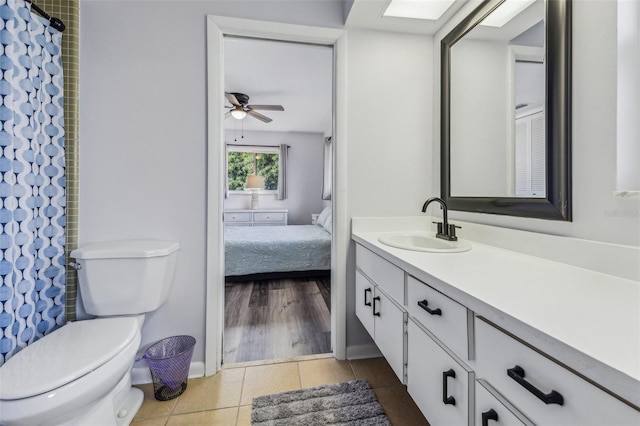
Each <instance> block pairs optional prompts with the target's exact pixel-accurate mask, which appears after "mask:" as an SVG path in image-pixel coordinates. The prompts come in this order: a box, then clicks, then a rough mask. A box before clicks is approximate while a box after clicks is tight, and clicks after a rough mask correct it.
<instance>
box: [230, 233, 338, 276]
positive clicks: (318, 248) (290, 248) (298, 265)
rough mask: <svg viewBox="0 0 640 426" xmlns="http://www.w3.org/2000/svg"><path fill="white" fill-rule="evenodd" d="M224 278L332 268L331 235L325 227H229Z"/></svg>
mask: <svg viewBox="0 0 640 426" xmlns="http://www.w3.org/2000/svg"><path fill="white" fill-rule="evenodd" d="M224 247H225V276H237V275H249V274H259V273H272V272H292V271H317V270H329V269H331V234H329V233H328V232H327V231H326V230H325V229H324V228H323V227H322V226H316V225H288V226H227V227H225V228H224Z"/></svg>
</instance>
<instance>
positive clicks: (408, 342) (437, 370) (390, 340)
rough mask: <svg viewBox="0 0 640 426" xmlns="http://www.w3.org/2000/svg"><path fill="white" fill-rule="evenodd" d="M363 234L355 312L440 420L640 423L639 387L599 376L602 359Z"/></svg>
mask: <svg viewBox="0 0 640 426" xmlns="http://www.w3.org/2000/svg"><path fill="white" fill-rule="evenodd" d="M356 241H357V242H358V244H356V315H357V316H358V318H359V319H360V321H361V322H362V323H363V324H364V326H365V328H366V329H367V331H368V332H369V333H370V334H371V336H372V337H373V338H374V340H375V342H376V344H377V345H378V347H379V349H380V350H381V352H382V353H383V355H384V356H385V357H386V358H387V360H388V361H389V364H390V365H391V366H392V368H393V369H394V371H395V372H396V374H397V375H398V377H400V378H401V380H402V379H403V378H404V380H403V383H406V384H407V388H408V392H409V394H410V395H411V397H412V398H413V400H414V401H415V403H416V404H417V406H418V407H419V408H420V410H421V411H422V412H423V414H424V415H425V417H426V418H427V420H428V421H429V423H430V424H431V425H432V426H439V425H447V426H448V425H456V426H458V425H467V426H499V425H509V426H513V425H538V426H544V425H549V426H556V425H563V426H564V425H567V426H573V425H580V426H583V425H585V426H589V425H593V426H595V425H607V426H627V425H629V426H631V425H634V426H640V410H638V409H637V407H634V406H633V403H626V402H624V401H625V398H627V399H626V400H627V401H634V397H633V396H631V397H630V396H629V395H632V394H633V389H634V388H633V387H630V388H629V389H631V391H630V392H628V393H627V396H624V394H619V393H616V392H615V391H612V390H610V389H611V388H610V387H609V388H607V387H605V386H604V385H602V384H598V383H596V382H595V381H594V380H593V379H589V378H588V376H589V375H590V374H591V371H590V368H593V365H594V364H587V365H585V364H584V361H583V358H579V357H577V356H575V355H573V356H566V355H564V354H562V352H561V351H560V352H558V353H561V355H562V356H564V359H563V360H562V361H558V360H557V356H556V357H554V356H553V355H550V354H549V353H546V352H545V351H547V352H550V351H553V350H556V351H557V349H556V346H560V345H562V344H564V343H562V342H559V341H555V340H553V339H552V338H550V337H548V336H545V335H544V334H542V333H540V334H537V332H536V331H535V329H534V330H531V329H527V328H526V327H524V328H523V324H522V323H521V322H520V320H519V319H518V318H513V319H509V318H505V317H504V314H503V313H501V311H499V310H497V309H495V308H493V307H492V306H490V305H488V304H487V303H486V302H484V301H483V300H480V299H474V298H473V297H467V296H466V295H465V293H464V292H460V291H459V290H457V288H456V287H453V286H452V285H451V284H449V283H447V281H445V280H444V279H441V278H440V277H439V278H437V279H435V278H434V279H432V275H430V274H429V269H427V268H421V269H417V268H415V267H414V266H411V261H412V259H414V257H413V256H411V255H408V256H405V257H403V256H402V255H397V254H396V253H395V252H394V253H387V252H385V251H376V252H375V253H374V251H373V250H378V246H377V245H376V244H377V239H374V238H373V237H371V238H370V239H366V238H362V237H360V238H358V239H356ZM369 247H371V250H369ZM478 251H480V250H479V249H478ZM378 253H380V254H378ZM385 254H388V257H387V256H385V257H383V256H384V255H385ZM387 259H388V260H387ZM429 259H430V260H431V259H433V265H432V266H431V267H432V268H438V267H439V264H438V263H436V260H438V261H440V258H438V257H437V256H433V257H430V258H429ZM392 262H393V263H392ZM443 262H444V261H443ZM527 262H528V259H527ZM525 264H526V262H524V261H523V265H525ZM397 265H408V266H403V268H405V269H406V271H405V270H404V269H403V268H400V267H398V266H397ZM447 265H450V264H447ZM555 266H557V265H552V266H551V267H555ZM421 271H423V272H421ZM578 273H581V271H578ZM442 275H443V274H442V273H440V274H439V276H442ZM414 276H415V277H414ZM469 279H470V280H473V277H472V276H470V278H469ZM471 282H472V283H474V284H475V283H476V282H475V281H471ZM480 282H481V281H478V283H480ZM482 285H488V284H487V281H484V282H483V284H482ZM490 285H493V283H490ZM378 315H379V316H378ZM491 315H492V316H491ZM488 316H489V318H491V320H489V319H487V317H488ZM496 318H497V320H496ZM492 321H501V322H499V323H498V324H500V326H498V325H496V324H495V323H494V322H492ZM509 327H512V329H510V332H509V331H507V330H506V328H509ZM514 330H519V331H514ZM612 332H615V330H612ZM535 342H537V343H538V345H536V344H534V343H535ZM540 343H542V345H540ZM550 353H553V352H550ZM403 367H404V368H405V371H404V377H403V375H402V374H403V373H402V371H403V370H402V368H403ZM632 386H636V388H637V389H639V390H640V385H638V384H637V382H636V383H635V384H633V385H632ZM618 395H623V396H618ZM629 398H631V399H629Z"/></svg>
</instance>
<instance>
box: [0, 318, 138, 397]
mask: <svg viewBox="0 0 640 426" xmlns="http://www.w3.org/2000/svg"><path fill="white" fill-rule="evenodd" d="M138 321H139V319H138V318H137V317H118V318H98V319H92V320H86V321H76V322H72V323H69V324H67V325H65V326H63V327H61V328H59V329H58V330H56V331H54V332H52V333H50V334H48V335H46V336H44V337H43V338H41V339H40V340H38V341H36V342H34V343H32V344H30V345H29V346H27V347H26V348H24V349H22V350H21V351H20V352H18V353H17V354H15V355H14V356H13V357H11V358H10V359H9V360H8V361H7V362H6V363H5V364H4V365H3V366H2V367H0V383H2V386H0V399H4V400H11V399H21V398H27V397H31V396H35V395H39V394H42V393H45V392H48V391H50V390H53V389H56V388H59V387H60V386H64V385H65V384H67V383H69V382H72V381H73V380H76V379H77V378H79V377H81V376H84V375H85V374H87V373H89V372H91V371H93V370H95V369H96V368H98V367H100V366H101V365H103V364H105V363H106V362H107V361H109V360H110V359H112V358H113V357H115V356H116V355H117V354H118V353H120V352H122V351H123V350H124V349H125V348H126V347H127V346H128V345H129V344H130V343H131V342H132V341H133V340H134V338H135V337H136V334H137V333H138Z"/></svg>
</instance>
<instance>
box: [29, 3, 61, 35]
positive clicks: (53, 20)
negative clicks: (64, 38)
mask: <svg viewBox="0 0 640 426" xmlns="http://www.w3.org/2000/svg"><path fill="white" fill-rule="evenodd" d="M25 1H26V2H27V3H31V9H33V10H34V11H35V12H36V13H37V14H38V15H40V16H42V17H43V18H44V19H47V20H48V21H49V25H51V26H52V27H53V28H55V29H56V30H58V31H60V32H63V31H64V29H65V26H64V22H62V21H61V20H60V19H58V18H55V17H53V16H51V15H49V14H48V13H47V12H45V11H44V10H42V9H40V8H39V7H38V6H37V5H36V4H35V3H34V2H33V1H32V0H25Z"/></svg>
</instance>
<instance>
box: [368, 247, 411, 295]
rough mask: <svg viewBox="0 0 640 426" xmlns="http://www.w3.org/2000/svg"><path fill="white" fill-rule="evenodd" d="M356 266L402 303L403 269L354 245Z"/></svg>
mask: <svg viewBox="0 0 640 426" xmlns="http://www.w3.org/2000/svg"><path fill="white" fill-rule="evenodd" d="M356 266H357V267H358V268H360V270H361V271H362V272H363V273H364V274H365V275H366V276H368V277H369V278H371V279H372V280H373V282H374V283H375V284H377V285H379V286H380V287H382V289H383V290H384V291H385V292H387V294H388V295H389V296H391V298H392V299H394V300H395V301H396V302H398V303H400V304H404V271H403V270H402V269H400V268H398V267H397V266H395V265H394V264H392V263H390V262H388V261H386V260H384V259H383V258H381V257H380V256H378V255H377V254H375V253H373V252H371V251H370V250H367V249H366V248H364V247H362V246H361V245H359V244H357V245H356Z"/></svg>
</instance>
